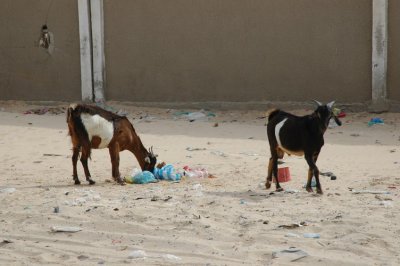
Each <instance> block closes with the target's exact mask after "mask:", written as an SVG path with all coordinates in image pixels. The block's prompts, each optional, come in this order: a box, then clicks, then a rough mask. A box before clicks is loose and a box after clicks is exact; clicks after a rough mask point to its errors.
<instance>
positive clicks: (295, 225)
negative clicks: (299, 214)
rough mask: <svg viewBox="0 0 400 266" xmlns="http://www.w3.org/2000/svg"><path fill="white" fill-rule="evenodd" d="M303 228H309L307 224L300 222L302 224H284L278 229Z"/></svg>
mask: <svg viewBox="0 0 400 266" xmlns="http://www.w3.org/2000/svg"><path fill="white" fill-rule="evenodd" d="M302 226H308V223H307V222H300V223H295V224H282V225H279V226H278V228H284V229H293V228H298V227H302Z"/></svg>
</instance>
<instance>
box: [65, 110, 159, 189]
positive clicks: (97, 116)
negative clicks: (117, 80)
mask: <svg viewBox="0 0 400 266" xmlns="http://www.w3.org/2000/svg"><path fill="white" fill-rule="evenodd" d="M67 124H68V129H69V135H70V136H71V141H72V150H73V153H72V166H73V179H74V181H75V184H76V185H79V184H80V183H81V182H80V181H79V178H78V173H77V169H76V167H77V162H78V158H79V152H81V163H82V166H83V169H84V172H85V176H86V180H87V181H88V182H89V184H90V185H93V184H94V183H95V182H94V181H93V179H92V178H91V175H90V172H89V168H88V162H87V161H88V158H90V156H91V151H92V149H104V148H108V150H109V152H110V157H111V164H112V177H113V178H114V180H116V181H117V182H118V183H120V184H124V181H123V179H122V178H121V174H120V172H119V152H121V151H123V150H129V151H131V152H132V153H133V154H134V155H135V157H136V159H137V160H138V162H139V165H140V167H141V168H142V170H147V171H151V172H153V170H154V166H155V164H156V163H157V158H156V156H155V155H154V154H153V151H152V149H149V150H146V148H145V147H144V146H143V144H142V141H141V140H140V138H139V136H138V135H137V134H136V132H135V129H134V128H133V126H132V124H131V123H130V122H129V120H128V118H126V117H125V116H120V115H117V114H114V113H112V112H109V111H106V110H104V109H102V108H100V107H97V106H92V105H86V104H71V105H70V106H69V108H68V110H67Z"/></svg>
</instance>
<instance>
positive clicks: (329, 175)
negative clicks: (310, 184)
mask: <svg viewBox="0 0 400 266" xmlns="http://www.w3.org/2000/svg"><path fill="white" fill-rule="evenodd" d="M319 174H320V175H322V176H327V177H330V178H331V180H336V175H335V174H334V173H332V172H320V173H319Z"/></svg>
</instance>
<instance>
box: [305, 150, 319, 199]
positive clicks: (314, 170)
mask: <svg viewBox="0 0 400 266" xmlns="http://www.w3.org/2000/svg"><path fill="white" fill-rule="evenodd" d="M317 156H318V155H317ZM305 157H306V161H307V164H308V166H309V167H310V168H309V169H308V180H307V185H306V190H307V191H308V192H312V191H313V190H312V188H311V179H312V176H313V175H314V176H315V181H316V184H317V193H319V194H322V188H321V184H320V183H319V170H318V167H317V165H316V164H315V162H314V158H315V155H314V156H313V155H310V154H307V155H305Z"/></svg>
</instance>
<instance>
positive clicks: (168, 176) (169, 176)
mask: <svg viewBox="0 0 400 266" xmlns="http://www.w3.org/2000/svg"><path fill="white" fill-rule="evenodd" d="M160 166H161V167H160ZM159 167H160V168H159ZM153 173H154V176H155V177H156V178H157V179H159V180H169V181H179V180H181V178H182V174H181V173H178V172H177V171H176V170H175V168H174V166H173V165H172V164H165V163H162V164H160V165H159V166H157V167H156V168H154V171H153Z"/></svg>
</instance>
